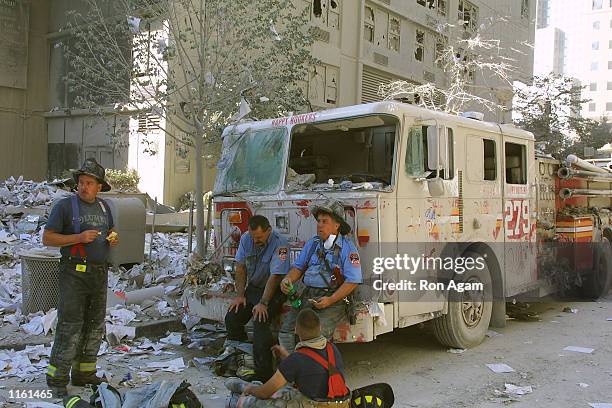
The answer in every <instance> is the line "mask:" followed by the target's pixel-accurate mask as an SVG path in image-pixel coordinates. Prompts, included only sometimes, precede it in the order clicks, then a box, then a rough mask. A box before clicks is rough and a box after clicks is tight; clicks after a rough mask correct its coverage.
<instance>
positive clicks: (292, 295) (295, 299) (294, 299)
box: [287, 282, 302, 309]
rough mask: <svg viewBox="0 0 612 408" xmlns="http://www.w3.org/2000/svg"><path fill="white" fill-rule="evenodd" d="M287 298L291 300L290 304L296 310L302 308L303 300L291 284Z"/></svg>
mask: <svg viewBox="0 0 612 408" xmlns="http://www.w3.org/2000/svg"><path fill="white" fill-rule="evenodd" d="M287 297H288V298H289V303H291V306H293V308H295V309H299V308H300V306H302V299H300V297H299V296H298V294H297V290H296V289H295V286H293V284H292V283H291V282H289V293H287Z"/></svg>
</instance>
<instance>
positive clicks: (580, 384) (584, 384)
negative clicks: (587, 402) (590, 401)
mask: <svg viewBox="0 0 612 408" xmlns="http://www.w3.org/2000/svg"><path fill="white" fill-rule="evenodd" d="M577 385H578V386H579V387H580V388H588V387H589V384H587V383H578V384H577Z"/></svg>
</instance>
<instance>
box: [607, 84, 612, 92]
mask: <svg viewBox="0 0 612 408" xmlns="http://www.w3.org/2000/svg"><path fill="white" fill-rule="evenodd" d="M607 88H608V89H607V90H608V91H612V82H608V87H607Z"/></svg>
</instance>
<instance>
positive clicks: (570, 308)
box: [563, 306, 578, 314]
mask: <svg viewBox="0 0 612 408" xmlns="http://www.w3.org/2000/svg"><path fill="white" fill-rule="evenodd" d="M563 311H564V312H565V313H573V314H576V313H578V309H575V308H572V307H567V306H566V307H564V308H563Z"/></svg>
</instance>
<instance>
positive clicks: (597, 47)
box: [591, 41, 599, 50]
mask: <svg viewBox="0 0 612 408" xmlns="http://www.w3.org/2000/svg"><path fill="white" fill-rule="evenodd" d="M591 49H593V50H598V49H599V41H593V42H592V43H591Z"/></svg>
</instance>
